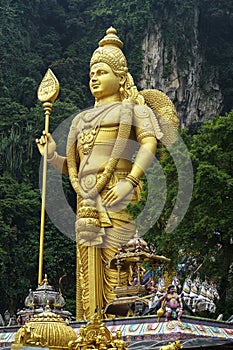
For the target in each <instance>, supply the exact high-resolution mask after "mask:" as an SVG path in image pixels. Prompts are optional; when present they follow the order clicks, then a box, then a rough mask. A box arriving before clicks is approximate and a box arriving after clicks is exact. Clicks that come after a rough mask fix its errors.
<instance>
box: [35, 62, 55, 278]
mask: <svg viewBox="0 0 233 350" xmlns="http://www.w3.org/2000/svg"><path fill="white" fill-rule="evenodd" d="M58 93H59V82H58V80H57V78H56V76H55V75H54V73H53V72H52V70H51V69H50V68H49V69H48V70H47V72H46V73H45V76H44V78H43V79H42V81H41V83H40V85H39V88H38V91H37V96H38V99H39V100H40V101H41V102H42V103H43V107H44V114H45V128H44V135H45V141H46V142H45V146H44V162H43V175H42V194H41V220H40V251H39V269H38V285H39V284H40V283H41V281H42V273H43V255H44V226H45V201H46V181H47V158H48V142H47V141H48V139H47V137H48V133H49V117H50V114H51V110H52V105H53V102H54V101H55V100H56V98H57V96H58Z"/></svg>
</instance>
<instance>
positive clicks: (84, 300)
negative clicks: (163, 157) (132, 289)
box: [76, 172, 138, 319]
mask: <svg viewBox="0 0 233 350" xmlns="http://www.w3.org/2000/svg"><path fill="white" fill-rule="evenodd" d="M126 175H127V173H117V172H115V173H114V175H113V178H112V179H111V181H110V183H109V185H108V186H107V187H106V188H105V189H104V191H103V193H102V195H104V192H105V191H108V189H109V188H110V187H112V186H114V185H115V184H116V183H117V182H118V181H119V180H120V179H122V178H125V177H126ZM137 201H138V193H137V191H135V193H134V194H133V195H131V196H129V197H128V198H127V197H126V198H125V200H124V201H121V203H120V204H118V205H116V206H114V207H111V208H110V209H106V208H105V207H104V206H103V207H102V209H103V211H102V212H101V207H100V204H99V205H98V206H97V207H98V209H99V210H100V212H99V214H100V217H101V216H103V217H104V221H103V223H102V224H101V228H100V235H101V239H100V241H99V244H98V239H97V240H96V243H97V244H96V245H92V244H90V242H89V243H87V244H85V242H84V240H82V239H81V240H80V235H79V234H78V233H77V300H76V308H77V309H76V310H77V319H89V318H90V316H91V315H92V314H93V313H94V310H95V309H96V307H98V309H99V312H100V311H101V309H102V308H103V307H104V306H105V305H106V304H107V303H109V302H110V301H111V300H113V299H114V298H115V294H114V293H113V288H114V287H115V286H116V285H117V271H115V270H112V269H110V268H109V267H108V264H107V262H108V261H109V260H110V259H111V258H112V257H113V256H114V254H116V253H118V249H119V247H120V245H121V244H122V243H123V244H124V243H127V242H128V241H129V239H130V238H131V237H132V235H133V234H134V233H135V225H134V222H133V219H132V217H131V216H130V214H129V213H128V212H127V211H126V207H127V205H128V204H129V203H135V202H137ZM106 216H107V218H108V220H109V221H108V222H107V224H106ZM109 223H110V224H109ZM105 224H106V226H105ZM104 226H105V227H104ZM80 241H81V242H82V244H80ZM84 276H85V277H84ZM121 283H123V284H126V285H127V284H128V274H127V273H123V274H121Z"/></svg>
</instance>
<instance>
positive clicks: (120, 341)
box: [111, 329, 128, 350]
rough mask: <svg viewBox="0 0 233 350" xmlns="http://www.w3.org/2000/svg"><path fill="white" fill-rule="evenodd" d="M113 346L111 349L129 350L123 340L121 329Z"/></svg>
mask: <svg viewBox="0 0 233 350" xmlns="http://www.w3.org/2000/svg"><path fill="white" fill-rule="evenodd" d="M111 345H112V348H111V349H116V350H127V349H128V346H127V344H126V342H125V341H124V340H123V339H122V336H121V330H120V329H118V330H117V331H116V336H115V339H113V341H112V344H111Z"/></svg>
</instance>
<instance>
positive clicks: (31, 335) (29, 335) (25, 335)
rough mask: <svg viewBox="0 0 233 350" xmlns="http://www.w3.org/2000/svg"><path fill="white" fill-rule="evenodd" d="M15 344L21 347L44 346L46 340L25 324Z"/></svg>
mask: <svg viewBox="0 0 233 350" xmlns="http://www.w3.org/2000/svg"><path fill="white" fill-rule="evenodd" d="M16 342H17V343H20V344H23V345H29V344H30V345H36V346H45V345H46V344H47V342H46V340H45V339H44V338H43V337H42V336H41V335H40V334H37V333H36V332H35V330H34V328H33V327H32V326H31V325H29V324H25V325H24V326H23V327H22V332H21V333H20V334H19V339H16Z"/></svg>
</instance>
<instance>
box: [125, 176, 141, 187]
mask: <svg viewBox="0 0 233 350" xmlns="http://www.w3.org/2000/svg"><path fill="white" fill-rule="evenodd" d="M125 179H126V180H127V181H129V182H130V183H131V185H133V187H137V186H138V185H139V182H140V180H139V179H137V178H136V177H134V176H133V175H130V174H128V175H127V176H126V178H125Z"/></svg>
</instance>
